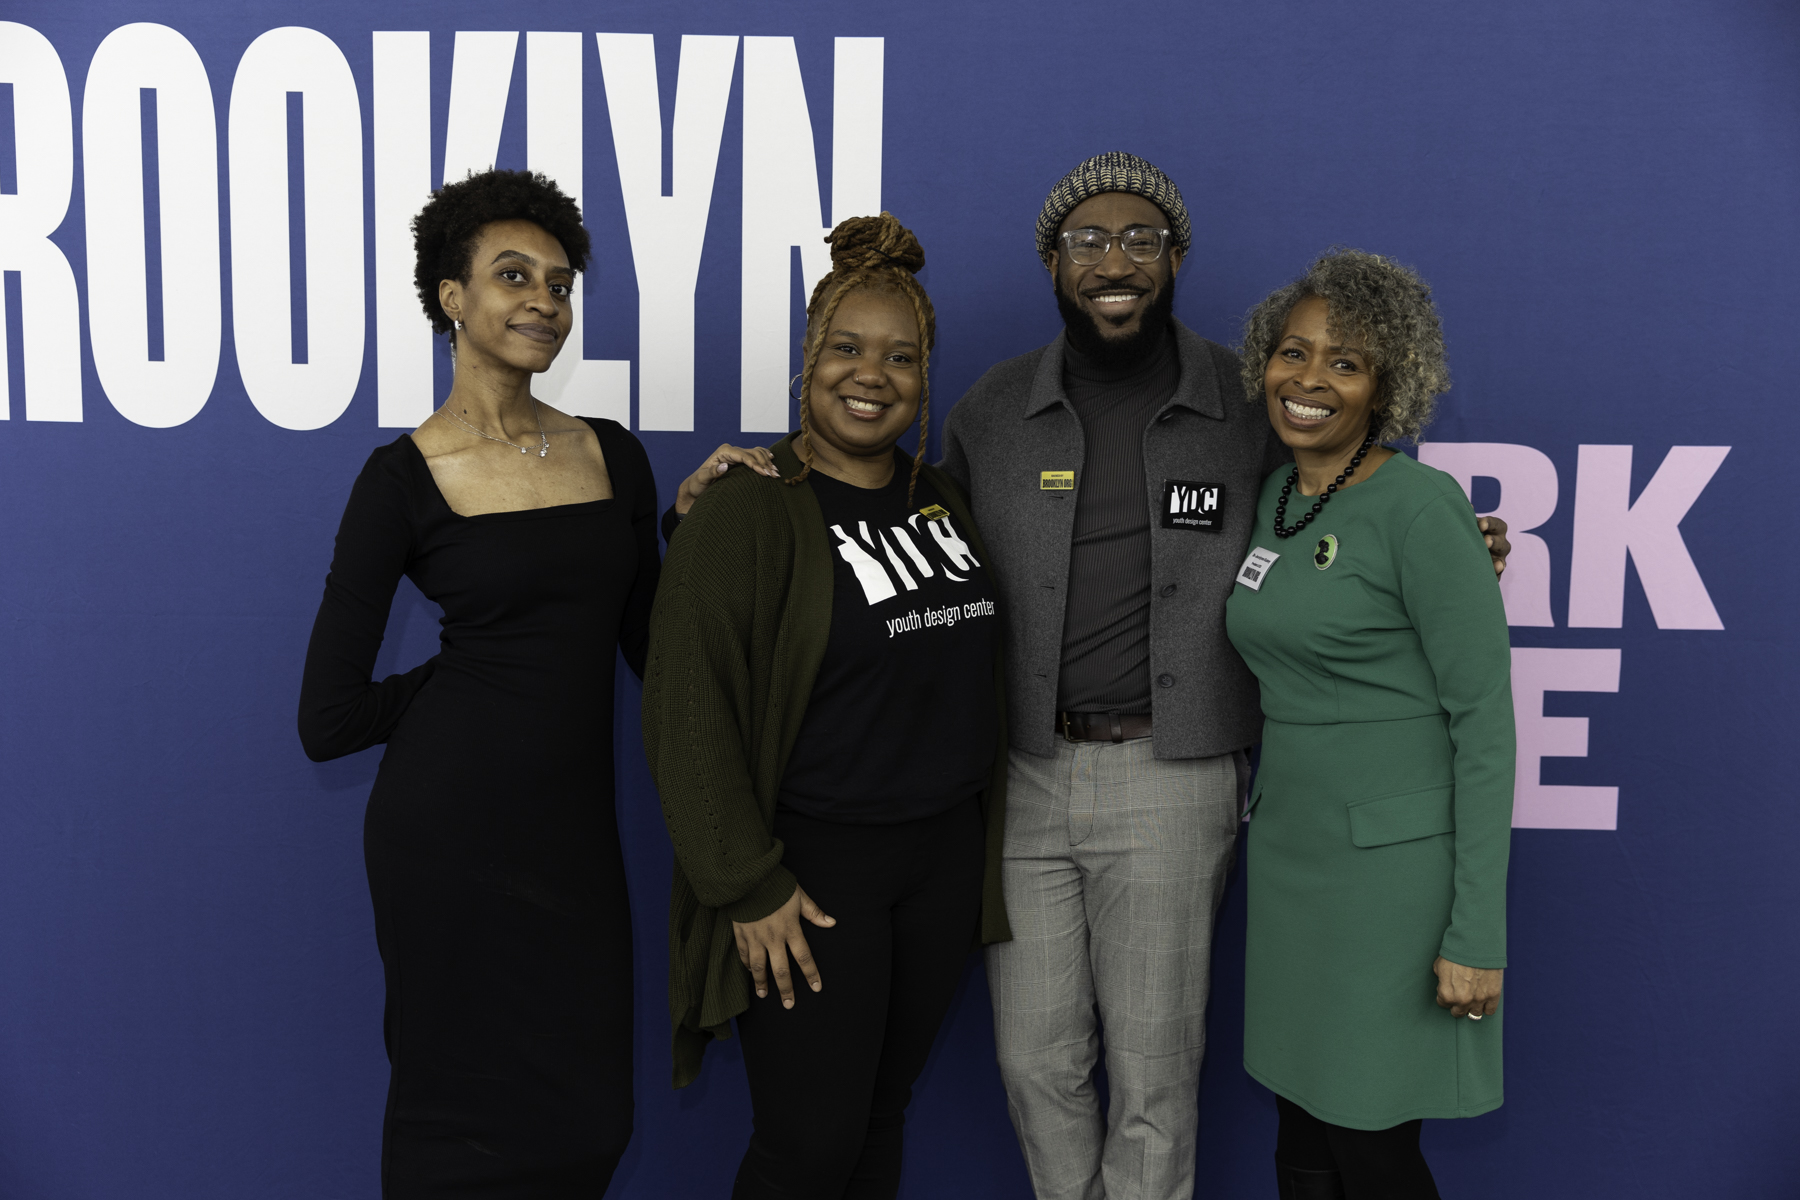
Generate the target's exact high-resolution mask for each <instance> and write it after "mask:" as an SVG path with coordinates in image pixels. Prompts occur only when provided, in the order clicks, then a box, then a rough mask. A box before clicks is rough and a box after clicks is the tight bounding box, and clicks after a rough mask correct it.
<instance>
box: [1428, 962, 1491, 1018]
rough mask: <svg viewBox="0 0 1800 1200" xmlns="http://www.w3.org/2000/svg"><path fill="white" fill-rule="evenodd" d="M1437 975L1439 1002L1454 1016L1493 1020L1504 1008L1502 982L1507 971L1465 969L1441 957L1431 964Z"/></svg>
mask: <svg viewBox="0 0 1800 1200" xmlns="http://www.w3.org/2000/svg"><path fill="white" fill-rule="evenodd" d="M1431 969H1432V970H1433V971H1434V972H1436V973H1437V979H1438V989H1437V1002H1438V1007H1439V1008H1447V1009H1449V1010H1450V1015H1451V1016H1453V1017H1474V1018H1476V1019H1477V1020H1479V1019H1481V1018H1482V1017H1491V1016H1493V1015H1494V1010H1495V1009H1497V1008H1499V1007H1500V983H1501V979H1502V977H1503V976H1505V974H1506V972H1505V971H1504V970H1489V969H1487V968H1485V967H1464V966H1459V965H1457V964H1456V963H1453V962H1451V961H1450V960H1449V959H1447V958H1444V957H1441V956H1440V957H1439V958H1438V960H1437V961H1436V962H1434V963H1432V964H1431Z"/></svg>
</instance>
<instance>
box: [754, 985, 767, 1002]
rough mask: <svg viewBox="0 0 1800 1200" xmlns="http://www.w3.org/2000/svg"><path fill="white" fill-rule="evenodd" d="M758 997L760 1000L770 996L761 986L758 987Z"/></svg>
mask: <svg viewBox="0 0 1800 1200" xmlns="http://www.w3.org/2000/svg"><path fill="white" fill-rule="evenodd" d="M756 998H757V999H758V1000H767V999H768V998H769V993H767V992H765V991H763V990H762V989H761V988H757V989H756Z"/></svg>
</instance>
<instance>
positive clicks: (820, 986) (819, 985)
mask: <svg viewBox="0 0 1800 1200" xmlns="http://www.w3.org/2000/svg"><path fill="white" fill-rule="evenodd" d="M824 986H825V985H824V984H822V983H815V984H813V985H812V989H813V991H815V992H816V991H820V990H821V989H823V988H824Z"/></svg>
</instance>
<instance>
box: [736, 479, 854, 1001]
mask: <svg viewBox="0 0 1800 1200" xmlns="http://www.w3.org/2000/svg"><path fill="white" fill-rule="evenodd" d="M726 449H730V447H729V446H728V447H726ZM801 917H805V918H806V919H807V920H808V921H811V922H812V923H813V924H814V925H817V926H819V928H821V929H830V928H831V927H832V926H833V925H836V924H837V918H836V917H828V916H826V915H825V914H824V913H823V912H822V911H820V909H819V906H818V905H816V904H814V903H813V902H812V897H811V896H808V895H807V894H806V892H805V890H804V889H803V888H801V887H800V886H799V885H797V884H796V885H795V887H794V894H793V895H792V896H789V897H788V901H787V903H786V904H784V905H782V906H781V907H780V908H778V909H776V910H775V911H774V912H772V913H770V914H769V915H768V916H766V917H764V918H763V919H762V920H760V921H733V922H732V923H731V932H732V934H733V935H734V936H735V937H736V938H737V948H738V958H739V959H741V960H742V961H743V964H744V965H745V966H746V967H748V968H749V969H750V974H751V976H752V977H753V978H755V980H756V994H757V997H758V998H761V997H764V996H767V995H768V994H769V980H768V977H769V976H770V975H773V976H774V977H775V987H776V989H777V990H779V991H780V992H781V1007H783V1008H792V1007H794V980H793V975H792V974H791V973H790V972H789V971H788V953H789V951H792V952H793V955H794V965H795V966H797V967H799V968H800V973H801V974H802V975H804V976H806V982H807V983H809V984H811V985H812V990H813V991H815V992H816V991H818V990H819V989H820V988H821V987H822V986H824V985H822V984H821V983H820V982H819V969H818V967H816V966H814V965H813V958H812V950H811V949H810V948H809V947H808V946H807V944H806V934H805V933H804V932H803V931H802V930H801V927H800V918H801Z"/></svg>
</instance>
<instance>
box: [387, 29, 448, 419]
mask: <svg viewBox="0 0 1800 1200" xmlns="http://www.w3.org/2000/svg"><path fill="white" fill-rule="evenodd" d="M372 37H373V42H374V55H373V62H372V65H373V69H374V78H375V83H374V95H373V107H374V122H375V395H376V400H375V409H376V424H377V425H380V426H383V427H393V426H397V427H400V428H405V429H411V428H412V427H414V426H415V425H422V424H424V422H425V419H426V418H427V417H429V416H430V415H431V410H432V408H433V404H432V400H433V396H432V386H431V385H432V380H431V322H430V321H429V320H427V319H426V317H425V314H424V313H423V312H421V311H420V310H419V295H418V293H417V292H416V291H414V290H413V238H412V219H413V217H414V216H415V215H416V214H417V213H418V211H419V210H420V209H421V208H423V207H425V202H426V201H427V200H429V199H430V198H431V35H430V34H429V33H424V32H411V33H376V34H373V35H372Z"/></svg>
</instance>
